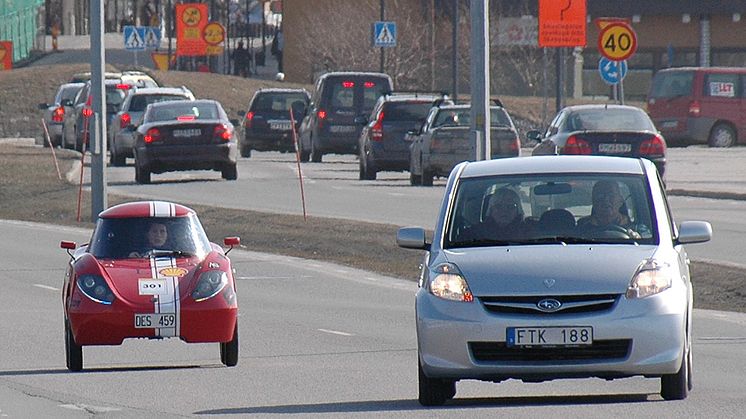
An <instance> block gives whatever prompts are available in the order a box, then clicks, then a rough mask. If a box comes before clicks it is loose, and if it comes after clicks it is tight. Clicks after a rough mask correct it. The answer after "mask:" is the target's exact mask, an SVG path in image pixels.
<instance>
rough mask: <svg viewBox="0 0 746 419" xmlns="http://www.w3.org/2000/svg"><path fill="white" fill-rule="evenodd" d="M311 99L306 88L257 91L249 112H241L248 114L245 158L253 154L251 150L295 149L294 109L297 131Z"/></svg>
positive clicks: (244, 140) (242, 150)
mask: <svg viewBox="0 0 746 419" xmlns="http://www.w3.org/2000/svg"><path fill="white" fill-rule="evenodd" d="M310 100H311V95H310V94H309V93H308V91H307V90H306V89H279V88H264V89H259V90H257V92H256V93H254V96H253V97H252V98H251V102H249V108H248V110H247V111H246V113H245V114H244V113H242V112H239V114H240V116H243V117H244V119H243V128H244V136H243V141H241V144H240V146H239V149H240V151H241V157H251V150H259V151H281V152H283V153H285V152H288V151H295V143H294V141H293V127H292V124H291V122H290V109H291V108H292V110H293V119H294V120H295V129H296V130H297V129H298V127H299V126H300V121H301V120H302V119H303V115H304V114H305V112H306V107H307V106H308V102H309V101H310Z"/></svg>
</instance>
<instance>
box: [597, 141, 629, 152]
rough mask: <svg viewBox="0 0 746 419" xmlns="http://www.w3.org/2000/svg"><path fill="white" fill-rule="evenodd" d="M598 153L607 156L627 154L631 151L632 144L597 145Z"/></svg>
mask: <svg viewBox="0 0 746 419" xmlns="http://www.w3.org/2000/svg"><path fill="white" fill-rule="evenodd" d="M598 151H599V153H608V154H619V153H629V152H630V151H632V144H620V143H612V144H599V145H598Z"/></svg>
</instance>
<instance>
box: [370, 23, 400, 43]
mask: <svg viewBox="0 0 746 419" xmlns="http://www.w3.org/2000/svg"><path fill="white" fill-rule="evenodd" d="M373 46H374V47H376V48H378V47H382V48H383V47H395V46H396V22H376V23H374V24H373Z"/></svg>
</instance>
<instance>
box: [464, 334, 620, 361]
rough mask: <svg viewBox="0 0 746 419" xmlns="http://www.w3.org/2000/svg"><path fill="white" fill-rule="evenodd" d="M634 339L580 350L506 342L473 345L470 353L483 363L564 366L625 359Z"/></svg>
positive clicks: (595, 345) (470, 345) (603, 341)
mask: <svg viewBox="0 0 746 419" xmlns="http://www.w3.org/2000/svg"><path fill="white" fill-rule="evenodd" d="M631 346H632V340H631V339H614V340H598V341H594V342H593V344H592V345H588V346H576V347H561V346H554V347H533V348H519V347H509V346H507V345H506V344H505V342H469V350H470V351H471V354H472V356H473V357H474V359H475V360H476V361H480V362H497V361H501V362H506V361H514V362H562V361H568V362H572V361H584V360H595V361H597V360H612V359H617V360H618V359H625V358H627V357H628V356H629V351H630V347H631Z"/></svg>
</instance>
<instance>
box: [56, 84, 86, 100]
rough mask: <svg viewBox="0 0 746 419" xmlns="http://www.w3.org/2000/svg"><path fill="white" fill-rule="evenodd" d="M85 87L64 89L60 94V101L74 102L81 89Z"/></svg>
mask: <svg viewBox="0 0 746 419" xmlns="http://www.w3.org/2000/svg"><path fill="white" fill-rule="evenodd" d="M82 88H83V86H67V87H64V88H63V89H62V92H61V94H60V101H63V100H66V99H67V100H70V101H72V100H73V99H75V96H76V95H77V94H78V92H79V91H80V89H82Z"/></svg>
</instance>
